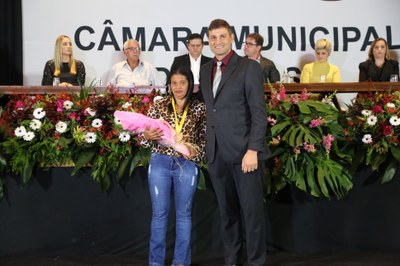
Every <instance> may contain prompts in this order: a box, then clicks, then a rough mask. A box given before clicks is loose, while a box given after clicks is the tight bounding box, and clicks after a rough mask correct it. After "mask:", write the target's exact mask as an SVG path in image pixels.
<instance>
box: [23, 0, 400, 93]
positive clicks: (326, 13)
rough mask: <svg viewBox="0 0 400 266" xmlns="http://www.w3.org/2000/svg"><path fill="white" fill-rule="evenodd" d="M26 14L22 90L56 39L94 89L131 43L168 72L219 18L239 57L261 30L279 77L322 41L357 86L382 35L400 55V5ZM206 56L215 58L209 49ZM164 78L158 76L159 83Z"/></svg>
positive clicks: (29, 1)
mask: <svg viewBox="0 0 400 266" xmlns="http://www.w3.org/2000/svg"><path fill="white" fill-rule="evenodd" d="M22 8H23V40H24V45H23V53H24V63H23V64H24V84H25V85H37V84H40V82H41V77H42V72H43V68H44V65H45V62H46V61H47V60H48V59H50V58H52V56H53V50H54V42H55V39H56V38H57V36H58V35H61V34H66V35H68V36H70V37H71V38H72V39H73V42H74V48H75V50H74V52H75V56H76V58H78V59H80V60H82V61H83V62H84V63H85V66H86V71H87V80H86V81H87V83H90V81H91V80H93V79H94V78H96V77H101V78H102V80H103V81H106V80H107V79H108V71H109V70H110V69H111V67H112V65H113V64H115V63H116V62H118V61H120V60H123V59H124V57H123V55H122V52H121V47H122V44H123V42H124V40H126V39H127V38H128V37H129V38H130V37H132V38H136V39H138V40H139V41H140V42H141V44H142V49H143V51H142V58H143V59H144V60H147V61H149V62H151V63H153V64H154V65H155V66H156V67H157V68H160V69H169V68H170V66H171V63H172V60H173V58H174V57H175V56H177V55H181V54H184V53H186V47H185V45H184V39H185V37H187V36H188V35H189V34H190V33H192V32H198V33H202V34H205V33H206V28H207V26H208V25H209V23H210V21H211V20H213V19H215V18H224V19H226V20H227V21H228V22H229V23H230V24H231V25H232V26H233V27H234V29H235V32H236V43H235V44H234V47H233V48H234V50H236V51H237V52H238V53H239V54H240V55H243V42H244V41H245V37H246V36H247V35H248V33H250V32H254V31H258V32H260V33H261V34H262V35H263V36H264V37H265V42H264V45H265V47H264V52H263V54H264V56H266V57H268V58H270V59H272V60H273V61H274V62H275V64H276V65H277V67H278V69H279V71H280V72H281V73H282V71H283V69H284V68H287V67H290V68H291V69H292V71H291V73H292V74H293V75H295V74H296V71H297V72H299V70H300V69H301V68H302V67H303V65H304V64H305V63H308V62H310V61H313V60H314V53H313V48H312V46H313V44H314V42H315V41H316V40H317V39H320V38H327V39H330V40H331V41H332V42H333V45H334V49H333V50H334V51H333V52H332V55H331V57H330V62H331V63H333V64H336V65H337V66H339V68H340V69H341V74H342V80H343V81H357V79H358V64H359V62H361V61H364V60H365V59H366V57H367V51H368V48H369V46H368V44H369V43H370V41H371V40H373V39H374V38H375V37H377V36H381V37H384V38H386V39H387V40H388V41H389V44H390V48H391V50H392V51H393V56H394V57H396V58H397V59H398V58H399V57H400V16H399V15H398V10H400V1H398V0H385V1H369V2H366V1H365V0H351V1H350V0H343V1H323V0H307V1H298V0H280V1H271V0H254V1H247V2H243V1H240V2H239V1H238V2H235V1H233V2H232V1H214V0H204V1H201V2H190V1H182V0H175V1H163V0H154V1H132V0H118V1H104V0H85V1H81V0H70V1H68V2H65V1H60V0H22ZM205 41H207V38H206V37H205ZM204 54H206V55H208V56H211V55H212V53H211V51H210V49H209V46H208V44H207V45H206V47H205V48H204ZM165 73H166V72H163V71H160V72H159V80H160V83H164V81H165V77H166V76H165V75H166V74H165ZM297 76H299V75H298V74H297Z"/></svg>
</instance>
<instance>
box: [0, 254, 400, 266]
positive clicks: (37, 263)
mask: <svg viewBox="0 0 400 266" xmlns="http://www.w3.org/2000/svg"><path fill="white" fill-rule="evenodd" d="M268 256H269V262H268V264H267V265H271V266H346V265H348V266H356V265H357V266H364V265H367V266H397V265H400V254H396V253H384V252H379V253H375V252H368V253H367V252H352V253H309V254H306V253H287V252H284V253H283V252H280V253H279V252H278V253H272V254H268ZM208 257H210V256H208ZM211 257H212V256H211ZM193 261H194V262H195V263H193V264H192V266H206V265H207V266H208V265H223V261H222V258H221V257H220V256H218V257H217V256H215V259H213V260H212V261H202V260H201V258H193ZM0 265H2V266H28V265H29V266H95V265H96V266H103V265H107V266H128V265H129V266H142V265H143V266H144V265H147V258H135V257H134V256H117V255H110V256H96V257H79V256H74V257H34V256H31V257H5V258H0Z"/></svg>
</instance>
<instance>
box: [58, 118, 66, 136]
mask: <svg viewBox="0 0 400 266" xmlns="http://www.w3.org/2000/svg"><path fill="white" fill-rule="evenodd" d="M66 130H67V123H65V122H63V121H58V122H57V124H56V131H57V132H58V133H64V132H65V131H66Z"/></svg>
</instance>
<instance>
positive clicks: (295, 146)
mask: <svg viewBox="0 0 400 266" xmlns="http://www.w3.org/2000/svg"><path fill="white" fill-rule="evenodd" d="M270 89H271V94H270V98H268V99H266V108H267V112H268V117H267V121H266V122H267V123H268V131H267V134H266V140H267V143H268V144H269V147H270V149H271V151H272V158H271V160H268V161H267V164H268V165H267V167H266V169H267V174H266V181H267V184H266V193H267V194H274V193H275V192H277V191H279V190H280V189H282V188H283V187H284V186H286V185H288V184H289V185H291V184H293V185H295V186H296V187H298V188H299V189H301V190H303V191H305V192H306V193H308V194H310V195H312V196H316V197H327V198H331V197H332V196H335V197H336V198H341V197H343V196H344V195H346V194H347V193H348V192H349V191H350V189H351V188H352V173H354V172H355V171H356V169H357V168H358V166H360V165H367V166H371V168H372V169H373V170H376V171H382V170H383V174H382V181H383V182H387V181H389V180H391V179H392V178H393V177H394V175H395V173H396V170H397V169H398V165H400V146H399V133H400V92H399V91H396V92H390V91H389V92H384V93H368V94H359V96H358V97H357V98H356V100H355V101H354V104H353V105H351V106H349V107H348V111H347V112H341V111H338V110H337V109H336V108H335V107H334V106H333V105H332V104H331V103H330V100H331V99H332V98H333V97H334V94H333V95H330V96H329V97H326V98H325V99H323V100H322V101H317V100H313V99H314V98H315V97H314V98H313V97H312V96H313V95H311V94H310V93H308V92H307V91H305V90H304V91H302V92H301V93H300V94H290V95H289V94H286V91H285V88H284V87H283V86H281V87H280V88H279V89H278V90H275V89H274V88H273V87H272V86H271V88H270ZM91 90H92V89H91V87H89V88H82V89H81V91H80V93H76V94H74V93H64V94H59V95H36V96H32V95H14V96H13V97H10V101H9V102H8V104H7V108H6V109H5V110H0V200H1V199H2V197H3V196H4V180H5V176H6V173H7V172H12V173H14V174H17V175H20V176H22V178H23V181H24V182H25V183H26V182H28V181H29V180H30V178H31V176H32V175H33V172H34V169H35V168H36V167H52V166H72V167H74V168H73V171H72V174H75V173H76V172H77V171H79V170H80V169H81V168H83V167H87V166H90V167H91V176H92V178H93V179H94V180H95V181H96V182H98V183H99V184H100V185H101V188H102V190H103V191H106V190H108V189H109V187H110V186H111V177H112V176H116V178H117V180H118V181H120V180H121V179H123V178H124V177H127V176H129V175H131V174H132V172H133V171H134V169H135V168H136V167H137V166H138V165H147V164H148V160H149V156H150V150H149V149H145V148H141V147H140V145H139V144H138V139H137V136H136V135H135V134H133V133H131V132H128V131H126V130H124V129H123V128H122V126H121V122H120V121H119V120H118V119H116V118H115V116H114V112H115V111H129V112H137V113H140V114H146V113H147V111H148V109H149V108H150V106H151V104H152V102H153V99H154V98H155V97H156V96H157V93H156V92H154V91H153V92H151V93H150V94H148V95H139V94H120V93H118V92H117V91H116V90H115V89H114V88H112V87H109V88H108V90H107V92H106V93H103V94H99V93H96V92H95V91H91ZM201 167H202V168H203V169H206V168H207V165H206V164H204V163H202V165H201ZM205 186H206V185H205V180H204V173H203V172H202V171H200V179H199V188H200V189H204V187H205Z"/></svg>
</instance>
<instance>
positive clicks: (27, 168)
mask: <svg viewBox="0 0 400 266" xmlns="http://www.w3.org/2000/svg"><path fill="white" fill-rule="evenodd" d="M34 165H35V160H33V158H31V160H28V161H27V162H26V164H25V165H24V168H23V171H22V180H23V182H24V183H25V184H26V183H28V182H29V180H30V179H31V176H32V172H33V166H34Z"/></svg>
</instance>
